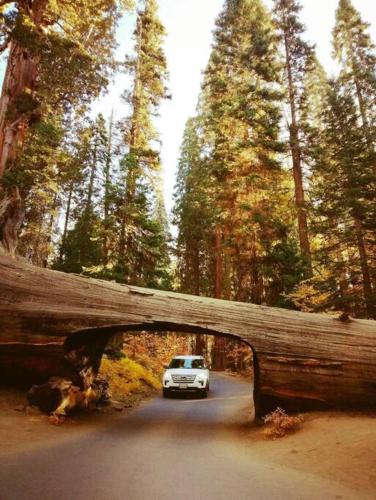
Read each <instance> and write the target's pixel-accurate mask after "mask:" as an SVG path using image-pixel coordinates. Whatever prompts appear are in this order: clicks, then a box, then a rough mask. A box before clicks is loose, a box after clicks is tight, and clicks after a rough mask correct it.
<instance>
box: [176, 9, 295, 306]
mask: <svg viewBox="0 0 376 500" xmlns="http://www.w3.org/2000/svg"><path fill="white" fill-rule="evenodd" d="M214 40H215V43H214V46H213V51H212V54H211V56H210V60H209V64H208V66H207V69H206V72H205V79H204V84H203V90H202V95H201V98H200V102H199V115H198V117H197V118H195V119H191V120H189V121H188V123H187V126H186V130H185V133H184V138H183V144H182V148H181V156H180V161H179V172H178V180H177V186H176V193H175V198H176V204H175V223H176V224H177V225H178V228H179V236H178V241H177V244H178V248H177V254H178V268H177V271H178V277H179V280H180V286H181V288H182V289H183V290H184V291H190V292H193V293H198V294H199V293H203V294H206V295H216V296H217V297H218V296H221V297H224V298H234V299H237V300H244V301H252V302H257V303H262V302H266V303H268V304H270V305H276V304H278V305H287V304H288V301H287V300H286V299H283V296H284V294H285V293H288V292H289V291H290V290H292V288H293V286H294V285H295V284H296V283H297V282H298V281H299V280H300V279H301V273H302V262H301V259H300V258H299V257H298V255H297V248H296V245H295V244H294V241H293V237H292V236H290V237H289V236H288V234H289V232H291V220H290V219H291V217H289V216H288V210H289V208H288V203H289V201H288V199H289V191H290V187H289V185H288V181H287V176H286V175H285V173H284V172H283V171H282V169H281V164H280V162H279V161H278V160H279V154H280V153H282V152H283V151H284V150H285V147H284V145H283V144H282V143H281V142H280V118H281V113H280V100H281V98H282V93H281V88H280V80H279V73H280V64H279V61H278V60H277V57H276V53H277V50H276V34H275V31H274V29H273V25H272V21H271V18H270V16H269V14H268V13H267V11H266V10H265V8H264V7H263V5H262V4H261V2H258V1H238V2H227V3H226V4H225V7H224V9H223V11H222V13H221V14H220V16H219V18H218V20H217V23H216V29H215V32H214ZM283 207H285V209H283ZM292 264H293V265H294V267H290V266H291V265H292ZM218 283H220V284H221V290H218Z"/></svg>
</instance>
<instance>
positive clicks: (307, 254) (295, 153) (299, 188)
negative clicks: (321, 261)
mask: <svg viewBox="0 0 376 500" xmlns="http://www.w3.org/2000/svg"><path fill="white" fill-rule="evenodd" d="M284 41H285V53H286V69H287V78H288V89H289V101H290V111H291V125H290V127H289V132H290V149H291V156H292V170H293V176H294V186H295V204H296V208H297V215H298V232H299V242H300V250H301V253H302V255H303V256H304V258H305V260H306V263H307V267H308V274H309V275H312V257H311V246H310V242H309V232H308V223H307V212H306V202H305V194H304V183H303V171H302V158H301V149H300V141H299V126H298V121H297V116H296V102H295V88H294V81H293V76H292V69H291V60H290V57H291V56H290V47H289V41H288V39H287V36H286V35H285V37H284Z"/></svg>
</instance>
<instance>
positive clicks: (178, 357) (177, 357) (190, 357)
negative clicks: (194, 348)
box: [174, 355, 204, 359]
mask: <svg viewBox="0 0 376 500" xmlns="http://www.w3.org/2000/svg"><path fill="white" fill-rule="evenodd" d="M174 359H204V357H203V356H196V355H191V356H174Z"/></svg>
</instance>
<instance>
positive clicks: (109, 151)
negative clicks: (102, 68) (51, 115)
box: [103, 110, 114, 265]
mask: <svg viewBox="0 0 376 500" xmlns="http://www.w3.org/2000/svg"><path fill="white" fill-rule="evenodd" d="M113 133H114V111H113V110H112V111H111V116H110V124H109V128H108V144H107V152H106V163H105V169H104V200H103V209H104V221H103V223H104V237H103V263H104V265H106V264H107V263H108V253H109V229H110V223H109V216H110V187H111V167H112V142H113Z"/></svg>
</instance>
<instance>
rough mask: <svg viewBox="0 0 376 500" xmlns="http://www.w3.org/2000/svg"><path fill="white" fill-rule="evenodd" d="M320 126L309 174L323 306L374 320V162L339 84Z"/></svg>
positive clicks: (344, 89) (332, 91)
mask: <svg viewBox="0 0 376 500" xmlns="http://www.w3.org/2000/svg"><path fill="white" fill-rule="evenodd" d="M324 123H325V128H324V129H323V131H322V132H321V137H320V148H319V149H318V157H317V162H316V165H315V168H314V172H313V173H314V178H313V182H314V190H313V195H314V199H315V210H316V216H317V217H316V223H315V225H316V230H317V231H318V232H319V234H320V235H321V239H322V247H321V249H320V252H319V256H320V255H321V263H322V265H323V269H324V273H325V275H326V277H327V279H326V283H325V284H321V288H322V290H323V291H325V292H326V293H327V306H329V307H334V308H335V309H343V310H347V311H349V312H351V313H352V314H355V315H360V316H362V315H364V314H365V315H367V316H368V317H375V304H376V302H375V291H374V284H372V276H374V273H375V269H374V268H373V266H372V265H371V260H370V255H373V254H374V248H375V243H376V225H375V200H376V189H375V186H376V175H375V168H374V165H375V160H376V157H375V153H374V152H373V150H371V149H370V148H369V147H368V141H367V137H366V136H365V134H364V127H363V124H362V123H361V120H360V116H359V107H358V106H357V103H356V101H355V99H354V96H353V94H352V93H351V91H349V89H348V87H347V86H346V85H344V84H343V81H342V80H339V82H332V85H331V89H330V91H329V93H328V102H327V107H326V111H325V113H324ZM372 252H373V254H372ZM373 280H374V278H373ZM323 286H324V288H323Z"/></svg>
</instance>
